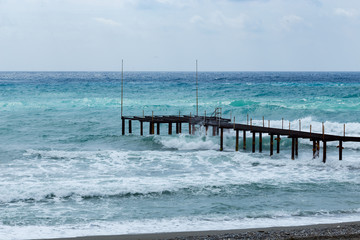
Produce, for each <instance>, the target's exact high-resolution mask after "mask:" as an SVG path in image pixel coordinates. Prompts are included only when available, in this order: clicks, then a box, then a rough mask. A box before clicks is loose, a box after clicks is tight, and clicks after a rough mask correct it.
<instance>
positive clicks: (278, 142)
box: [276, 135, 281, 153]
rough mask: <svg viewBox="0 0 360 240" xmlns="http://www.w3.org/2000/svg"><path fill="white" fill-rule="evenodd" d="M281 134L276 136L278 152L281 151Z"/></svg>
mask: <svg viewBox="0 0 360 240" xmlns="http://www.w3.org/2000/svg"><path fill="white" fill-rule="evenodd" d="M280 140H281V138H280V135H277V138H276V153H280Z"/></svg>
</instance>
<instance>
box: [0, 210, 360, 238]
mask: <svg viewBox="0 0 360 240" xmlns="http://www.w3.org/2000/svg"><path fill="white" fill-rule="evenodd" d="M357 220H358V215H357V214H348V215H344V216H341V217H338V216H332V215H322V216H317V217H289V216H287V214H281V213H280V214H279V215H278V216H277V217H273V218H237V217H236V216H235V217H228V216H198V217H181V218H171V219H158V220H154V219H143V220H133V221H119V222H102V221H95V222H92V223H88V224H74V225H61V226H4V225H1V224H0V239H3V240H10V239H11V240H17V239H39V238H64V237H80V236H100V235H120V234H141V233H161V232H183V231H206V230H229V229H248V228H263V227H275V226H301V225H309V224H325V223H338V222H350V221H357Z"/></svg>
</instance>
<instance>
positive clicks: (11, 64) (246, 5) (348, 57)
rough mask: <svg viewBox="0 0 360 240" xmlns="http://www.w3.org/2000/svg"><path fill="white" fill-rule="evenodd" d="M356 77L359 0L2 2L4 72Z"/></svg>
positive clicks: (359, 61)
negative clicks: (344, 73)
mask: <svg viewBox="0 0 360 240" xmlns="http://www.w3.org/2000/svg"><path fill="white" fill-rule="evenodd" d="M121 59H124V62H125V64H124V66H125V70H128V71H148V70H150V71H193V70H194V69H195V60H196V59H198V61H199V70H200V71H360V0H0V71H13V70H24V71H27V70H31V71H39V70H45V71H58V70H60V71H67V70H68V71H118V70H121Z"/></svg>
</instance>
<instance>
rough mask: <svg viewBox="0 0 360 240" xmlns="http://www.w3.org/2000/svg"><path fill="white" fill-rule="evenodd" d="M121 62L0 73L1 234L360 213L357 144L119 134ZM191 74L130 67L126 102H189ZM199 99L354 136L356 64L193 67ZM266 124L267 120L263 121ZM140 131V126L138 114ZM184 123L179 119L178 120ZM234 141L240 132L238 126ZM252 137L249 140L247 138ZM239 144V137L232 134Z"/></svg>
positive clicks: (231, 224) (236, 224)
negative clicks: (305, 68)
mask: <svg viewBox="0 0 360 240" xmlns="http://www.w3.org/2000/svg"><path fill="white" fill-rule="evenodd" d="M120 80H121V73H119V72H80V73H73V72H60V73H56V72H33V73H26V72H19V73H13V72H2V73H0V143H1V145H0V239H26V238H45V237H65V236H82V235H96V234H101V235H104V234H126V233H144V232H168V231H191V230H208V229H231V228H248V227H266V226H279V225H302V224H311V223H327V222H338V221H354V220H360V174H359V170H360V144H356V143H345V144H344V146H345V150H344V157H343V159H344V160H343V161H339V160H338V152H337V148H336V146H337V143H330V144H329V145H328V146H329V147H328V158H327V163H326V164H323V163H322V159H321V154H320V158H318V159H312V150H311V149H312V145H311V142H309V141H308V140H300V145H299V157H298V158H297V159H296V160H295V161H292V160H290V144H291V143H290V141H289V140H287V139H286V138H285V137H284V138H283V141H282V143H281V153H280V154H275V155H274V156H273V157H269V140H268V139H269V138H268V136H265V138H264V140H263V142H264V146H263V153H255V154H252V153H251V151H249V150H248V151H243V150H241V151H240V152H235V151H234V144H235V136H234V133H233V132H227V133H226V138H225V151H224V152H219V151H218V148H219V138H218V137H213V136H209V135H205V134H204V132H203V131H201V130H199V131H197V134H196V135H195V136H189V135H187V134H181V135H175V134H174V135H172V136H168V135H166V133H167V126H165V125H164V126H162V129H161V132H162V134H161V135H160V136H143V137H141V136H139V134H138V133H139V125H138V123H136V122H134V123H133V132H134V134H133V135H127V136H122V135H121V121H120ZM194 81H195V74H194V73H183V72H170V73H169V72H130V73H125V98H124V103H125V106H124V114H125V115H142V114H143V110H144V112H145V114H147V115H151V112H152V111H154V114H158V115H160V114H164V115H165V114H178V113H179V111H180V112H181V113H182V114H189V113H190V112H192V114H194V111H195V105H194V103H195V84H194ZM199 97H200V100H199V112H201V113H203V112H204V111H205V110H206V111H207V114H208V115H209V114H210V112H211V111H213V110H214V108H215V107H222V108H223V114H224V116H228V117H230V114H231V116H232V117H233V116H235V117H236V121H237V122H242V123H243V122H246V115H247V114H249V116H250V117H251V118H253V119H254V120H253V121H254V124H258V125H262V116H264V117H265V119H266V121H267V120H268V119H270V120H271V125H272V126H274V127H276V126H277V127H281V118H284V119H285V120H286V121H285V126H286V127H288V120H290V124H291V128H293V129H297V128H298V120H299V119H301V121H302V129H303V130H308V129H309V126H310V124H312V127H313V131H318V132H320V131H321V122H325V129H326V132H327V133H332V134H341V135H342V134H343V123H346V134H347V135H349V136H360V119H359V117H360V101H359V100H360V73H285V72H281V73H277V72H271V73H267V72H260V73H253V72H245V73H243V72H241V73H240V72H230V73H199ZM266 123H267V122H266ZM145 132H147V125H145ZM183 132H187V131H186V126H185V124H184V125H183ZM241 141H242V139H241ZM250 141H251V140H250V139H249V143H248V146H250ZM240 143H241V142H240Z"/></svg>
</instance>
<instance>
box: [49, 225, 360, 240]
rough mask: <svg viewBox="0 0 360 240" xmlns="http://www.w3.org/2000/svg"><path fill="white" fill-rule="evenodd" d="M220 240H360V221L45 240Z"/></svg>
mask: <svg viewBox="0 0 360 240" xmlns="http://www.w3.org/2000/svg"><path fill="white" fill-rule="evenodd" d="M50 239H51V240H139V239H144V240H150V239H159V240H160V239H161V240H168V239H175V240H185V239H188V240H194V239H202V240H205V239H206V240H213V239H214V240H215V239H216V240H217V239H309V240H310V239H344V240H345V239H352V240H360V221H357V222H342V223H330V224H314V225H304V226H290V227H269V228H250V229H232V230H209V231H191V232H165V233H145V234H124V235H108V236H82V237H70V238H47V239H42V240H50Z"/></svg>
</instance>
